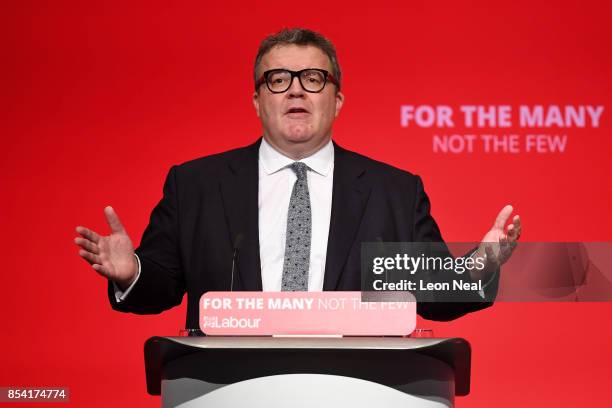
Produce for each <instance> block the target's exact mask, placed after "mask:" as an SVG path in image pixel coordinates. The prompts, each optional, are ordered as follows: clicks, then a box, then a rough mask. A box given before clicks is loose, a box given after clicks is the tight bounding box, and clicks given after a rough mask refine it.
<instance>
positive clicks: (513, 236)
mask: <svg viewBox="0 0 612 408" xmlns="http://www.w3.org/2000/svg"><path fill="white" fill-rule="evenodd" d="M506 235H507V236H508V242H509V243H512V242H514V241H515V240H517V239H518V234H517V232H516V228H515V227H514V224H510V225H508V230H507V232H506Z"/></svg>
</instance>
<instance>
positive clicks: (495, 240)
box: [470, 205, 521, 281]
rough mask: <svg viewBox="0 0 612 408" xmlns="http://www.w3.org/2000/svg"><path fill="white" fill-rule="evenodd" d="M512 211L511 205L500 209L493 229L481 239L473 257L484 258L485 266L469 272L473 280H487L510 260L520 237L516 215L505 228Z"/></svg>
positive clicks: (519, 221)
mask: <svg viewBox="0 0 612 408" xmlns="http://www.w3.org/2000/svg"><path fill="white" fill-rule="evenodd" d="M512 211H513V208H512V206H511V205H507V206H505V207H504V208H502V210H501V211H500V212H499V214H498V215H497V218H496V219H495V223H494V224H493V227H491V229H490V230H489V232H487V233H486V234H485V236H484V237H483V238H482V241H481V243H480V246H479V247H478V250H477V251H476V253H475V254H474V255H473V256H474V257H484V258H486V264H485V267H484V268H483V269H477V268H474V269H472V270H471V271H470V276H471V278H472V279H473V280H479V279H482V280H485V281H486V280H488V279H489V278H490V274H491V273H492V272H493V271H495V270H496V269H497V268H499V267H500V266H501V265H503V264H504V263H505V262H506V261H507V260H508V259H510V256H511V255H512V251H513V250H514V248H515V247H516V244H517V242H516V241H518V239H519V238H520V236H521V218H520V217H519V216H518V215H515V216H514V217H513V218H512V224H510V225H508V227H507V228H506V223H507V222H508V219H509V218H510V215H511V214H512Z"/></svg>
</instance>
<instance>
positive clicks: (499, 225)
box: [493, 205, 514, 231]
mask: <svg viewBox="0 0 612 408" xmlns="http://www.w3.org/2000/svg"><path fill="white" fill-rule="evenodd" d="M513 210H514V209H513V208H512V206H511V205H507V206H505V207H504V208H502V210H501V211H500V212H499V214H497V218H496V219H495V223H494V224H493V228H494V229H495V228H496V229H500V230H502V231H503V230H504V227H505V226H506V222H507V221H508V218H510V214H512V211H513Z"/></svg>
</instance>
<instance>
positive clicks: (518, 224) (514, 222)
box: [512, 215, 523, 239]
mask: <svg viewBox="0 0 612 408" xmlns="http://www.w3.org/2000/svg"><path fill="white" fill-rule="evenodd" d="M512 225H514V229H515V231H516V239H519V238H520V237H521V232H522V229H523V228H522V225H521V217H519V216H518V215H515V216H514V218H513V219H512Z"/></svg>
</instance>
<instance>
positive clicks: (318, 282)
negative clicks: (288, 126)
mask: <svg viewBox="0 0 612 408" xmlns="http://www.w3.org/2000/svg"><path fill="white" fill-rule="evenodd" d="M299 161H300V162H302V163H304V164H306V165H307V166H308V171H307V172H306V173H307V178H308V191H309V194H310V208H311V215H312V217H311V220H312V229H311V244H310V265H309V266H310V268H309V271H308V290H309V291H322V290H323V275H324V273H325V259H326V255H327V238H328V236H329V222H330V218H331V205H332V190H333V178H334V145H333V143H332V142H331V140H330V141H329V142H328V143H327V144H326V145H325V146H324V147H323V148H321V149H320V150H318V151H317V152H316V153H315V154H313V155H311V156H309V157H306V158H304V159H302V160H299ZM293 162H295V160H293V159H291V158H289V157H287V156H284V155H283V154H281V153H280V152H278V151H277V150H275V149H274V148H273V147H272V146H270V144H269V143H267V142H266V140H265V139H263V140H262V141H261V146H260V147H259V191H258V197H259V198H258V208H259V258H260V261H261V280H262V285H263V290H264V291H280V290H281V282H282V277H283V263H284V259H285V239H286V235H287V213H288V211H289V201H290V199H291V192H292V190H293V185H294V184H295V181H296V180H297V176H296V175H295V173H294V172H293V170H291V168H289V167H288V166H289V165H290V164H292V163H293Z"/></svg>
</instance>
